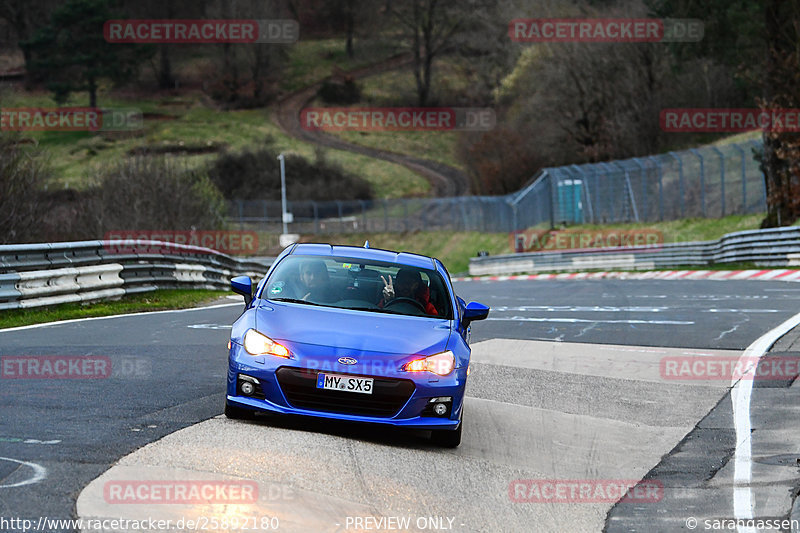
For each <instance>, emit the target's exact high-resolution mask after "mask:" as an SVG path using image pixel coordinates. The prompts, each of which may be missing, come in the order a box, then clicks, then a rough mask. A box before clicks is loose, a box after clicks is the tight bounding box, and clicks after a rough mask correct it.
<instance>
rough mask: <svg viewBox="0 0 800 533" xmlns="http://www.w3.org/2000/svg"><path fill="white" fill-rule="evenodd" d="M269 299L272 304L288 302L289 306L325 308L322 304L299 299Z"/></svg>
mask: <svg viewBox="0 0 800 533" xmlns="http://www.w3.org/2000/svg"><path fill="white" fill-rule="evenodd" d="M269 299H270V300H272V301H273V302H288V303H291V304H306V305H316V306H319V307H325V306H323V305H322V304H317V303H314V302H309V301H306V300H301V299H300V298H269Z"/></svg>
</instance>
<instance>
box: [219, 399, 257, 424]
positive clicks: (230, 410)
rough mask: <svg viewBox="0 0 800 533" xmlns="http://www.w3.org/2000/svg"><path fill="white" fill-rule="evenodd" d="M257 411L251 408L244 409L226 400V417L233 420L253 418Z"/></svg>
mask: <svg viewBox="0 0 800 533" xmlns="http://www.w3.org/2000/svg"><path fill="white" fill-rule="evenodd" d="M254 415H255V413H254V412H253V411H251V410H249V409H242V408H241V407H236V406H235V405H231V404H229V403H228V402H225V417H226V418H230V419H231V420H251V419H252V418H253V417H254Z"/></svg>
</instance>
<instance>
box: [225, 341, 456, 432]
mask: <svg viewBox="0 0 800 533" xmlns="http://www.w3.org/2000/svg"><path fill="white" fill-rule="evenodd" d="M359 360H360V361H361V360H366V361H365V362H366V363H370V362H374V361H369V358H366V357H364V356H363V355H361V356H359ZM319 361H320V360H316V361H314V362H313V363H312V364H309V363H310V361H308V360H306V361H301V360H295V359H284V358H278V357H272V356H265V357H253V356H251V355H249V354H247V353H246V352H244V350H243V349H242V348H241V347H240V346H238V345H236V344H234V345H233V346H232V347H231V352H230V357H229V365H228V387H227V396H226V398H227V401H228V403H229V404H231V405H233V406H236V407H241V408H245V409H252V410H257V411H264V412H270V413H278V414H289V415H301V416H312V417H317V418H325V419H336V420H347V421H352V422H366V423H374V424H385V425H391V426H397V427H406V428H415V429H451V430H455V429H457V428H458V426H459V424H460V420H461V409H462V404H463V397H464V388H465V385H466V368H456V369H455V370H454V371H453V372H452V373H451V374H450V375H449V376H437V375H435V374H431V373H429V372H402V371H398V370H397V368H398V366H397V365H395V364H391V363H390V364H385V358H384V360H383V361H382V364H381V365H379V366H378V365H375V364H371V365H370V364H367V365H366V366H365V367H362V368H360V369H355V370H361V371H356V372H350V371H347V370H346V369H342V370H340V369H339V368H334V365H335V364H336V363H335V359H333V362H332V363H327V364H326V363H325V362H324V361H328V359H325V360H323V363H322V364H320V363H319ZM304 363H305V364H304ZM345 368H346V367H345ZM364 370H369V371H368V372H365V371H364ZM320 372H323V373H335V374H340V375H350V376H359V377H370V378H373V380H374V390H373V394H371V395H366V394H359V393H354V392H340V391H329V390H321V389H317V388H316V381H317V374H318V373H320ZM240 375H241V376H249V377H250V378H255V379H256V380H258V387H257V391H256V393H255V394H250V395H245V394H243V393H242V391H241V390H240V389H239V377H240ZM443 396H449V397H451V398H452V402H451V407H450V409H449V411H448V413H447V414H446V415H444V416H441V417H440V416H435V415H433V414H432V412H431V409H430V406H429V403H430V400H431V398H437V397H443Z"/></svg>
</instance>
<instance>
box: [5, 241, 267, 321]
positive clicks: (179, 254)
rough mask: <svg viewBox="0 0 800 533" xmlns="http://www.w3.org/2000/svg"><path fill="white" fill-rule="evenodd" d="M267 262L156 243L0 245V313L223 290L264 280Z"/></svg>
mask: <svg viewBox="0 0 800 533" xmlns="http://www.w3.org/2000/svg"><path fill="white" fill-rule="evenodd" d="M268 268H269V264H268V262H264V263H262V262H258V261H249V260H241V259H236V258H234V257H231V256H229V255H225V254H222V253H219V252H217V251H215V250H211V249H209V248H201V247H198V246H187V245H182V244H175V243H169V242H159V241H81V242H62V243H46V244H12V245H3V246H0V310H4V309H20V308H30V307H41V306H45V305H54V304H61V303H69V302H90V301H98V300H103V299H108V298H119V297H120V296H123V295H125V294H134V293H141V292H147V291H153V290H156V289H167V288H184V287H185V288H189V287H191V288H208V289H224V288H227V287H228V286H229V283H230V278H231V277H234V276H250V277H253V278H260V277H262V276H263V275H264V274H265V273H266V271H267V269H268Z"/></svg>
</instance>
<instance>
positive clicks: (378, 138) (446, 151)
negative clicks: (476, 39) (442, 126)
mask: <svg viewBox="0 0 800 533" xmlns="http://www.w3.org/2000/svg"><path fill="white" fill-rule="evenodd" d="M358 83H359V85H360V86H361V88H362V94H363V98H362V101H361V102H359V103H358V104H357V105H355V106H353V107H397V106H404V107H416V102H417V93H416V82H415V80H414V75H413V73H412V72H411V69H410V67H406V68H403V69H400V70H394V71H390V72H384V73H382V74H378V75H375V76H370V77H368V78H364V79H362V80H360V81H359V82H358ZM432 86H433V88H434V89H435V90H436V92H437V93H438V94H461V93H462V92H463V91H464V90H465V88H466V85H465V82H464V79H463V76H462V75H461V74H460V73H459V69H458V67H457V66H456V65H454V64H453V63H452V62H451V61H450V60H449V58H444V59H442V60H439V61H437V62H436V68H435V70H434V83H433V85H432ZM439 103H440V105H441V106H442V107H450V106H451V105H452V103H451V102H447V101H444V100H443V101H441V102H439ZM312 105H314V106H319V107H325V104H324V103H323V102H321V101H319V100H316V101H315V102H313V103H312ZM331 135H335V136H337V137H339V138H341V139H344V140H346V141H348V142H352V143H355V144H360V145H362V146H367V147H369V148H376V149H378V150H386V151H389V152H396V153H400V154H404V155H411V156H415V157H422V158H425V159H430V160H433V161H438V162H440V163H444V164H446V165H450V166H451V167H455V168H458V169H461V170H466V167H465V166H464V163H463V162H461V161H460V160H459V158H458V154H457V151H456V148H457V142H458V137H459V133H458V132H452V131H400V132H391V131H371V132H361V131H344V132H331Z"/></svg>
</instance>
